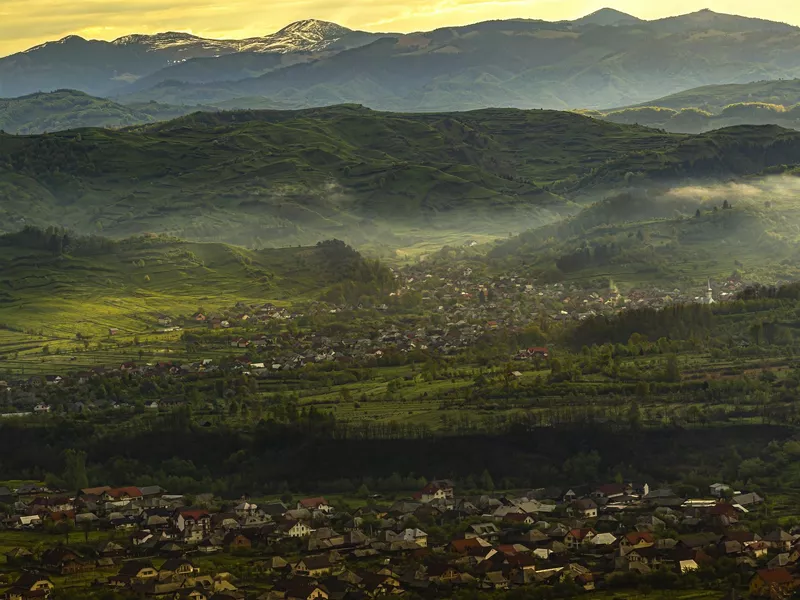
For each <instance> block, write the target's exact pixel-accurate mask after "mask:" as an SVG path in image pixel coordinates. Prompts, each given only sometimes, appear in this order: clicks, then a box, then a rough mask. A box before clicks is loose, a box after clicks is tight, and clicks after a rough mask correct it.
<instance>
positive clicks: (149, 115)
mask: <svg viewBox="0 0 800 600" xmlns="http://www.w3.org/2000/svg"><path fill="white" fill-rule="evenodd" d="M268 108H269V109H275V108H283V107H281V106H280V105H277V104H276V103H275V102H270V101H269V100H268V99H266V98H263V97H255V98H236V99H235V100H230V101H227V102H221V103H220V104H219V105H217V106H213V105H209V106H193V105H187V104H180V105H178V104H172V105H170V104H159V103H156V102H144V103H139V104H135V103H134V104H119V103H117V102H114V101H112V100H108V99H106V98H97V97H94V96H89V95H88V94H84V93H83V92H78V91H76V90H57V91H55V92H47V93H45V92H41V93H37V94H31V95H29V96H21V97H19V98H0V131H5V132H6V133H13V134H22V135H30V134H38V133H47V132H53V131H64V130H67V129H79V128H84V127H107V128H115V129H119V128H121V127H126V126H130V125H142V124H146V123H155V122H158V121H168V120H170V119H174V118H176V117H180V116H183V115H187V114H190V113H193V112H196V111H199V110H203V111H211V112H215V111H219V110H235V109H268Z"/></svg>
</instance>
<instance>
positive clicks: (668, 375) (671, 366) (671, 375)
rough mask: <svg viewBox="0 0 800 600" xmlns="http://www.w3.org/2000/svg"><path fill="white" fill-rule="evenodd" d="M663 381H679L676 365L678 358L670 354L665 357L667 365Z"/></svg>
mask: <svg viewBox="0 0 800 600" xmlns="http://www.w3.org/2000/svg"><path fill="white" fill-rule="evenodd" d="M664 379H666V380H667V381H674V382H678V381H680V380H681V370H680V366H679V365H678V357H677V356H675V355H674V354H670V355H669V356H668V357H667V364H666V366H665V368H664Z"/></svg>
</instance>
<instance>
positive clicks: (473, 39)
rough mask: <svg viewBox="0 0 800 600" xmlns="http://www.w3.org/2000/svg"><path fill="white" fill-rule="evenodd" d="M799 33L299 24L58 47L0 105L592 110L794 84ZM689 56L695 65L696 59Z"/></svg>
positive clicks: (751, 28)
mask: <svg viewBox="0 0 800 600" xmlns="http://www.w3.org/2000/svg"><path fill="white" fill-rule="evenodd" d="M798 53H800V28H797V27H794V26H791V25H786V24H783V23H777V22H772V21H765V20H761V19H751V18H745V17H737V16H733V15H725V14H719V13H715V12H712V11H709V10H703V11H699V12H696V13H692V14H687V15H681V16H678V17H671V18H667V19H660V20H655V21H643V20H640V19H637V18H636V17H632V16H630V15H626V14H625V13H620V12H618V11H613V10H610V9H604V10H601V11H598V12H596V13H593V14H592V15H588V16H587V17H584V18H582V19H577V20H575V21H561V22H547V21H540V20H526V19H515V20H503V21H488V22H483V23H476V24H473V25H467V26H463V27H445V28H441V29H437V30H434V31H430V32H418V33H412V34H392V33H368V32H363V31H352V30H350V29H347V28H344V27H341V26H339V25H336V24H333V23H327V22H322V21H315V20H308V21H302V22H299V23H294V24H292V25H289V26H288V27H286V28H284V29H283V30H281V31H279V32H277V33H275V34H272V35H269V36H264V37H262V38H252V39H247V40H207V39H203V38H198V37H196V36H191V35H188V34H179V33H165V34H158V35H152V36H144V35H131V36H126V37H123V38H120V39H118V40H114V41H112V42H104V41H96V40H84V39H81V38H77V37H74V36H73V37H68V38H65V39H63V40H59V41H58V42H49V43H45V44H42V45H40V46H37V47H35V48H31V49H30V50H28V51H25V52H21V53H18V54H15V55H12V56H9V57H6V58H4V59H0V96H5V97H11V96H19V95H24V94H30V93H35V92H38V91H52V90H55V89H62V88H70V89H76V90H81V91H83V92H86V93H89V94H92V95H96V96H105V97H112V98H114V99H116V100H119V101H121V102H123V103H130V102H149V101H153V100H155V101H157V102H162V103H166V104H190V105H211V104H218V103H220V102H229V101H235V100H236V99H238V98H243V97H246V98H261V99H262V101H263V98H266V99H267V100H268V101H269V102H271V103H274V104H275V105H276V106H286V107H294V108H303V107H312V106H322V105H331V104H340V103H359V104H363V105H366V106H369V107H371V108H374V109H381V110H395V111H444V110H470V109H476V108H482V107H486V106H501V107H518V108H555V109H567V108H595V109H600V108H604V107H609V106H628V105H635V104H640V103H645V102H648V101H650V100H652V99H653V98H654V97H660V96H667V95H670V94H674V93H676V92H680V91H683V90H686V89H690V88H695V87H699V86H704V85H713V84H728V83H749V82H752V81H757V80H765V79H773V80H775V79H780V78H794V77H798V76H800V61H798V60H797V57H798ZM698 57H702V60H698Z"/></svg>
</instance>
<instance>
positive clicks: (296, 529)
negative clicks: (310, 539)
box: [278, 521, 312, 538]
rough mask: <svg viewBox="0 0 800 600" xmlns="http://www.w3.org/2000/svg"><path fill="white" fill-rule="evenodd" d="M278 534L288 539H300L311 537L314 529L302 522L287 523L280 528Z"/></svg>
mask: <svg viewBox="0 0 800 600" xmlns="http://www.w3.org/2000/svg"><path fill="white" fill-rule="evenodd" d="M278 532H279V533H281V534H283V535H285V536H286V537H291V538H299V537H307V536H309V535H311V532H312V529H311V527H309V526H308V525H306V524H305V523H303V522H302V521H287V522H286V523H283V524H281V525H280V526H279V527H278Z"/></svg>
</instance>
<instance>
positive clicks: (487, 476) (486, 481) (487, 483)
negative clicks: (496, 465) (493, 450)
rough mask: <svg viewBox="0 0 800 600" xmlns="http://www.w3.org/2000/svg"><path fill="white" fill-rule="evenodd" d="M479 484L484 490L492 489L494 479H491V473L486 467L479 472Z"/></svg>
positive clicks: (490, 490) (489, 490) (491, 490)
mask: <svg viewBox="0 0 800 600" xmlns="http://www.w3.org/2000/svg"><path fill="white" fill-rule="evenodd" d="M480 486H481V489H482V490H483V491H485V492H493V491H494V480H493V479H492V474H491V473H489V470H488V469H484V471H483V473H481V481H480Z"/></svg>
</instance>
